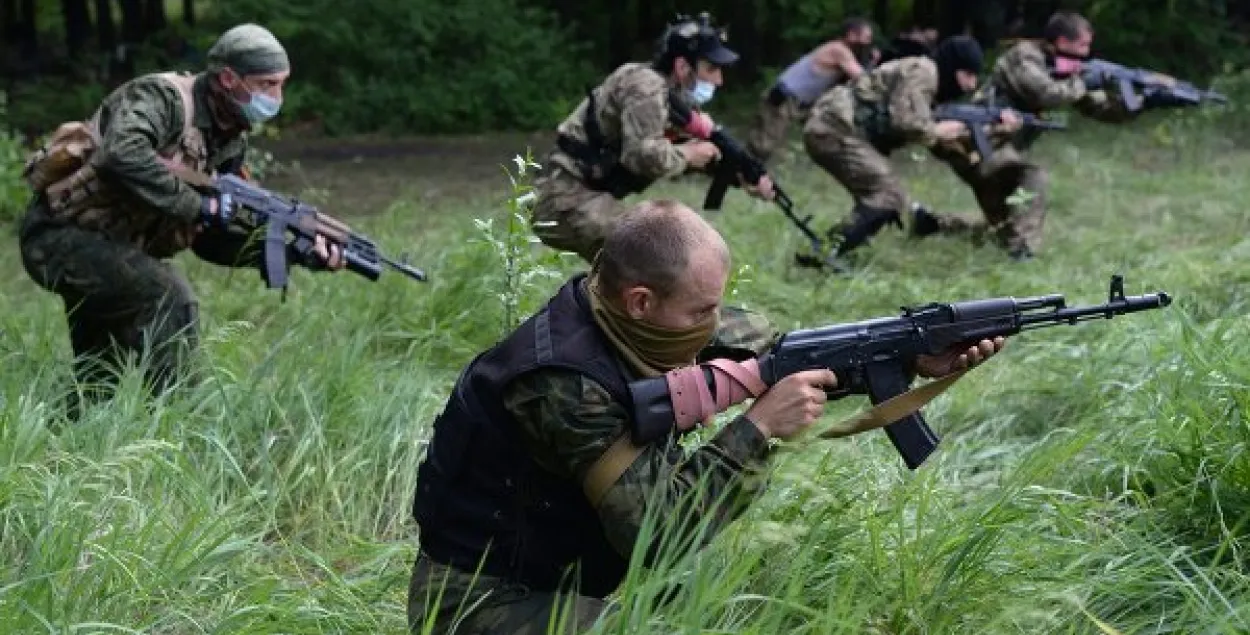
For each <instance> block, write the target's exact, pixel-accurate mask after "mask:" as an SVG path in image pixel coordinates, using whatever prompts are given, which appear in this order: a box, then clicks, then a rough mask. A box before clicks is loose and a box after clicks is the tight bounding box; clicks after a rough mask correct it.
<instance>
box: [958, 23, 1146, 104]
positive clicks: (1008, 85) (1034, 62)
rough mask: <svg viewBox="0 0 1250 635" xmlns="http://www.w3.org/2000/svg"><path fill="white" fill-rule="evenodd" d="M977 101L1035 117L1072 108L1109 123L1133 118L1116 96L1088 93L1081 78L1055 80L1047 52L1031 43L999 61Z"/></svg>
mask: <svg viewBox="0 0 1250 635" xmlns="http://www.w3.org/2000/svg"><path fill="white" fill-rule="evenodd" d="M975 100H976V101H982V102H986V101H990V100H993V101H994V102H995V103H996V105H1000V106H1001V105H1007V106H1010V107H1012V108H1014V109H1016V110H1019V111H1021V112H1027V113H1031V114H1035V115H1036V114H1041V113H1042V112H1043V111H1046V110H1055V109H1059V108H1063V107H1065V106H1072V107H1073V108H1074V109H1076V111H1077V112H1079V113H1081V114H1082V115H1085V116H1086V117H1089V118H1091V119H1096V120H1098V121H1103V122H1107V123H1118V122H1121V121H1125V120H1127V119H1129V118H1130V115H1129V113H1128V111H1127V109H1125V108H1124V107H1123V104H1122V103H1120V101H1119V100H1118V99H1117V98H1115V97H1114V96H1113V95H1109V94H1108V93H1107V92H1106V91H1102V90H1094V91H1090V90H1086V88H1085V82H1084V81H1082V80H1081V77H1080V74H1074V75H1072V76H1069V77H1064V78H1056V77H1054V76H1052V75H1051V72H1050V65H1049V64H1048V60H1047V54H1046V51H1045V49H1043V48H1042V46H1041V45H1040V44H1038V43H1037V42H1035V41H1031V40H1022V41H1020V42H1017V43H1016V44H1015V45H1014V46H1012V47H1011V48H1010V49H1008V50H1007V52H1006V53H1004V54H1003V55H1002V57H999V58H998V61H997V62H995V63H994V70H993V71H992V72H991V74H990V81H989V82H988V84H987V86H986V89H985V90H984V91H982V92H981V93H980V94H978V95H977V97H976V98H975Z"/></svg>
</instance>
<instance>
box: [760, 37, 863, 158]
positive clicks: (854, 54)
mask: <svg viewBox="0 0 1250 635" xmlns="http://www.w3.org/2000/svg"><path fill="white" fill-rule="evenodd" d="M872 35H873V33H872V23H871V22H869V21H868V20H865V19H863V18H849V19H847V20H846V21H844V22H843V23H842V26H841V28H840V29H839V35H838V37H837V39H833V40H829V41H828V42H825V43H824V44H821V45H820V46H817V47H816V48H815V49H812V51H810V52H809V53H808V54H807V55H804V56H803V57H801V58H799V61H797V62H795V63H793V64H791V65H790V67H789V68H787V69H786V70H785V71H784V72H782V73H781V75H780V76H779V77H778V78H777V81H776V83H774V84H773V86H772V88H769V89H768V90H767V91H766V92H765V93H764V95H763V99H762V100H761V102H760V108H759V111H758V112H757V113H756V117H755V126H754V129H753V130H752V131H751V133H750V135H748V138H747V149H748V150H749V151H750V152H751V154H753V155H755V157H756V158H758V159H759V160H760V161H765V162H766V161H768V159H769V158H770V157H771V156H772V154H773V152H775V151H776V149H777V146H779V145H781V143H782V142H783V141H785V138H786V132H787V130H788V129H789V126H790V123H791V122H793V121H795V120H798V121H800V122H801V121H803V120H804V119H806V118H807V114H808V112H810V110H811V107H812V104H815V103H816V100H817V99H819V98H820V96H821V95H823V94H824V93H825V91H827V90H829V89H830V88H831V87H833V86H835V85H838V84H841V83H844V82H849V81H852V80H854V79H855V78H857V77H859V76H860V75H861V74H863V72H864V68H865V67H866V66H870V65H871V63H872V55H873V48H872Z"/></svg>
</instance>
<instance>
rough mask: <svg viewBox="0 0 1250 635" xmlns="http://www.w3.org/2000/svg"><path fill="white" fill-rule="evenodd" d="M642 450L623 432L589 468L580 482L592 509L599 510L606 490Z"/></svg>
mask: <svg viewBox="0 0 1250 635" xmlns="http://www.w3.org/2000/svg"><path fill="white" fill-rule="evenodd" d="M643 449H644V448H643V447H641V446H637V445H634V443H633V441H632V440H631V439H630V436H629V432H628V431H625V432H624V433H623V434H621V436H619V437H617V439H616V441H614V442H613V443H612V445H611V446H609V447H608V449H607V451H606V452H604V453H603V454H602V455H601V456H600V457H599V459H598V460H596V461H595V462H594V464H593V465H591V466H590V470H589V471H587V472H586V478H585V480H583V481H582V491H583V492H585V493H586V498H587V500H589V501H590V504H591V506H592V507H594V508H595V509H598V508H599V504H600V503H602V502H603V497H604V496H605V495H607V493H608V490H610V489H612V486H613V485H615V484H616V482H617V481H618V480H620V478H621V475H623V474H625V470H628V469H629V466H631V465H633V464H634V461H636V460H638V457H639V456H641V455H642V451H643Z"/></svg>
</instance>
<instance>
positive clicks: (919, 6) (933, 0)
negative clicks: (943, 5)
mask: <svg viewBox="0 0 1250 635" xmlns="http://www.w3.org/2000/svg"><path fill="white" fill-rule="evenodd" d="M911 21H912V22H913V23H915V24H919V25H924V26H931V27H933V28H939V27H940V25H939V24H938V0H915V1H914V2H912V4H911Z"/></svg>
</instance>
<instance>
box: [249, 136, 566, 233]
mask: <svg viewBox="0 0 1250 635" xmlns="http://www.w3.org/2000/svg"><path fill="white" fill-rule="evenodd" d="M553 140H554V135H552V134H549V133H533V134H518V133H501V134H494V135H472V136H457V137H401V138H387V137H381V136H362V137H350V138H341V139H279V140H257V141H256V144H255V145H256V147H257V148H258V149H264V150H268V151H270V152H272V153H273V155H274V159H275V160H276V161H277V162H278V163H279V164H280V166H281V169H280V170H278V171H276V172H275V173H274V174H272V175H270V176H267V177H266V178H265V182H266V183H267V184H268V185H270V186H271V187H273V188H274V189H275V190H279V191H282V192H284V193H290V194H293V195H296V194H301V193H306V192H308V191H309V190H310V189H311V190H319V191H323V192H324V191H327V190H328V197H327V198H325V199H320V198H319V199H318V202H319V203H322V204H324V205H326V207H327V209H333V210H334V212H332V213H337V214H344V215H352V214H369V213H377V212H380V211H382V210H384V209H386V207H387V206H388V205H390V204H391V203H392V202H393V201H394V200H395V199H397V198H400V197H404V198H409V199H412V200H416V201H440V200H451V199H456V198H464V197H467V196H480V195H483V194H489V193H490V192H499V193H500V194H501V195H502V194H503V193H505V192H507V191H508V178H507V176H506V175H505V174H504V168H503V166H505V165H507V166H509V169H512V167H511V166H513V157H515V156H516V155H518V154H524V153H525V150H526V148H527V147H528V148H530V149H531V150H532V152H533V155H534V156H535V158H541V157H542V156H543V155H544V154H545V153H546V152H547V150H548V149H549V148H550V147H551V144H552V143H553ZM319 193H321V192H319Z"/></svg>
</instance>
